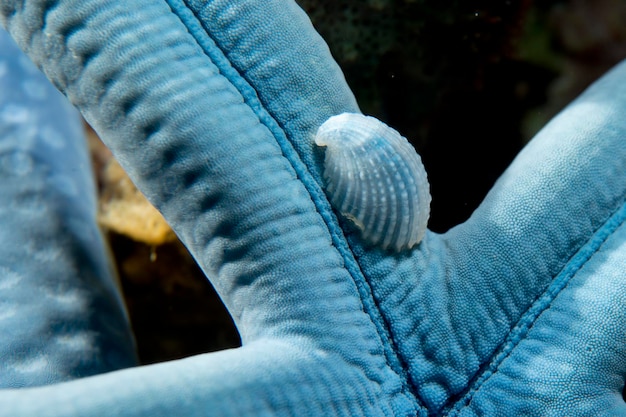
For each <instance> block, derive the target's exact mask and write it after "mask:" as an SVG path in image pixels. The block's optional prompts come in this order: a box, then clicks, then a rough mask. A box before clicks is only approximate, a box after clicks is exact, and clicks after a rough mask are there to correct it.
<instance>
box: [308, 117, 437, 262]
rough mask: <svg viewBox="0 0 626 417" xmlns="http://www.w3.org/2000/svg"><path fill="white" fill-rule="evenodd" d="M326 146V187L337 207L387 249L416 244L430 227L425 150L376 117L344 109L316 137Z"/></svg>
mask: <svg viewBox="0 0 626 417" xmlns="http://www.w3.org/2000/svg"><path fill="white" fill-rule="evenodd" d="M315 143H316V144H317V145H318V146H325V147H326V157H325V160H324V179H325V181H326V193H327V195H328V197H329V199H330V202H331V204H332V205H333V207H334V208H335V210H337V211H339V212H340V213H341V214H342V215H344V216H345V217H347V218H348V219H350V220H352V221H353V222H354V224H356V226H357V227H358V228H359V229H361V231H362V236H363V239H365V240H366V241H368V242H370V243H372V244H374V245H379V246H381V247H382V248H383V249H387V248H393V249H395V250H396V251H401V250H403V249H410V248H411V247H413V246H414V245H416V244H418V243H419V242H420V241H421V240H422V238H423V237H424V234H425V233H426V224H427V223H428V216H429V214H430V191H429V188H430V187H429V185H428V180H427V179H426V171H425V170H424V165H423V164H422V160H421V158H420V157H419V155H418V154H417V153H416V152H415V149H414V148H413V146H411V144H410V143H409V142H408V141H407V140H406V139H405V138H404V137H402V136H401V135H400V134H399V133H398V132H397V131H395V130H394V129H392V128H390V127H389V126H387V125H386V124H384V123H383V122H381V121H379V120H378V119H375V118H373V117H369V116H364V115H362V114H354V113H343V114H340V115H338V116H333V117H331V118H329V119H328V120H327V121H326V122H325V123H324V124H322V126H320V128H319V130H318V131H317V135H316V137H315Z"/></svg>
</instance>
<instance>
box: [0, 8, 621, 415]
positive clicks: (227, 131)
mask: <svg viewBox="0 0 626 417" xmlns="http://www.w3.org/2000/svg"><path fill="white" fill-rule="evenodd" d="M0 15H1V21H2V23H3V25H5V27H6V28H7V29H8V31H9V32H10V33H11V35H12V36H13V37H14V38H15V39H16V41H17V43H18V44H19V45H20V47H21V48H22V49H23V50H24V51H25V52H26V53H27V54H28V55H29V56H30V58H31V59H32V60H33V61H34V62H35V63H36V64H37V65H38V66H40V67H41V68H42V69H43V71H44V73H45V74H46V75H47V77H48V78H49V79H50V80H51V81H52V82H53V83H54V84H55V85H56V86H57V87H58V88H59V89H60V90H61V91H63V92H64V94H65V95H66V96H67V97H68V98H69V99H70V101H71V102H72V103H73V104H74V105H75V106H77V107H78V108H79V109H80V111H81V112H82V113H83V115H84V116H85V118H86V119H87V120H88V121H89V122H90V123H91V124H92V125H93V126H94V127H95V129H96V130H97V131H98V133H99V134H100V136H101V137H102V138H103V140H104V141H105V142H106V143H107V145H108V146H109V147H110V148H111V149H112V151H113V152H114V154H115V155H116V157H117V158H118V160H119V161H120V162H121V164H122V165H123V166H124V168H126V170H127V171H128V172H129V174H130V176H131V178H132V179H133V181H134V182H135V183H136V184H137V185H138V187H139V188H140V189H141V190H142V191H143V192H144V194H146V195H147V196H148V198H149V199H150V200H151V201H152V202H153V203H154V204H155V205H156V206H157V207H158V208H159V209H160V210H161V211H162V212H163V214H164V215H165V217H166V219H167V220H168V221H169V222H170V224H171V225H172V226H173V228H174V230H175V231H176V232H177V234H178V235H179V236H180V237H181V239H182V240H183V242H184V243H185V244H186V245H187V246H188V248H189V249H190V251H191V252H192V254H193V255H194V256H195V258H196V260H197V261H198V263H199V264H200V265H201V267H202V268H203V270H204V271H205V273H206V275H207V277H208V278H209V279H210V280H211V282H212V283H213V284H214V286H215V287H216V289H217V290H218V292H219V293H220V295H221V297H222V299H223V300H224V302H225V304H226V306H227V307H228V309H229V311H230V312H231V314H232V316H233V318H234V320H235V322H236V324H237V327H238V329H239V331H240V334H241V336H242V342H243V346H242V347H241V348H239V349H235V350H229V351H223V352H218V353H214V354H207V355H199V356H196V357H192V358H188V359H184V360H180V361H174V362H169V363H163V364H157V365H152V366H147V367H139V368H131V369H126V370H120V371H115V372H110V373H104V374H102V375H98V376H93V377H89V378H81V379H76V380H74V381H68V382H62V383H56V382H57V381H58V380H50V381H49V382H55V383H54V384H50V385H46V386H42V387H36V388H25V389H19V390H16V389H6V390H4V391H0V415H6V416H16V415H25V416H31V415H32V416H72V415H76V416H94V417H95V416H105V415H106V416H108V415H120V416H126V417H130V416H148V415H150V416H171V415H185V416H201V415H224V416H242V415H285V416H320V415H329V416H334V415H337V416H340V415H345V416H359V415H367V416H378V415H396V416H413V415H463V416H480V415H507V416H508V415H555V416H557V415H558V416H560V415H624V414H626V407H625V405H624V402H623V400H622V397H621V391H622V388H623V385H624V376H625V374H626V369H625V367H626V351H625V346H626V317H624V316H625V314H626V313H625V311H626V309H625V308H624V307H625V306H626V293H625V291H624V286H625V285H626V284H624V278H626V269H625V268H624V265H626V226H624V223H625V220H626V207H625V199H626V139H625V136H626V119H624V117H623V113H624V110H625V109H626V83H625V80H626V64H622V65H620V66H618V67H616V68H615V69H614V70H613V71H611V72H610V73H609V74H608V75H607V76H605V77H604V78H603V79H601V80H600V81H598V82H597V83H596V84H595V85H594V86H592V87H591V88H590V89H589V90H588V91H587V92H586V93H585V94H584V95H583V96H581V97H580V98H579V99H578V100H577V101H575V102H574V103H572V104H571V105H570V106H569V107H568V108H567V109H566V110H565V111H563V112H562V113H561V114H560V115H559V116H557V117H556V118H555V120H554V121H552V122H551V123H550V124H549V125H548V126H546V128H545V129H544V130H542V132H540V133H539V135H538V136H537V137H536V138H535V139H534V140H533V141H532V142H531V143H530V144H529V145H528V146H527V147H526V148H525V149H524V150H523V152H521V153H520V155H519V156H518V158H517V159H516V160H515V161H514V163H513V164H512V165H511V167H510V168H509V169H508V170H507V171H506V172H505V173H504V174H503V176H502V177H501V178H500V180H499V181H498V182H497V184H496V185H495V186H494V188H493V189H492V191H491V192H490V193H489V195H488V196H487V197H486V199H485V201H484V202H483V204H482V205H481V206H480V207H479V208H478V210H477V211H476V212H475V213H474V215H473V216H472V217H471V218H470V219H469V220H468V221H467V222H466V223H464V224H462V225H460V226H458V227H456V228H454V229H452V230H450V231H449V232H448V233H446V234H444V235H438V234H434V233H428V234H427V235H426V237H425V239H424V241H423V242H422V243H421V244H420V245H419V246H417V247H416V248H415V249H414V250H413V251H410V252H406V253H401V254H396V255H393V254H390V253H388V252H383V251H379V250H376V249H372V248H369V247H366V246H362V245H361V243H360V240H359V236H358V233H354V230H352V229H350V228H346V230H345V231H344V230H343V229H342V227H341V226H342V224H340V223H339V222H338V220H337V218H336V216H335V215H334V213H333V212H332V210H331V209H330V206H329V204H328V201H327V200H326V197H325V195H324V192H323V189H322V181H321V170H322V157H323V153H322V152H321V151H319V150H316V148H315V145H314V144H313V135H314V134H315V131H316V129H317V127H318V126H319V125H320V124H321V123H322V122H323V121H325V120H326V119H327V118H328V117H329V116H331V115H334V114H337V113H340V112H345V111H351V112H355V111H358V108H357V105H356V103H355V102H354V98H353V96H352V94H351V92H350V90H349V89H348V87H347V86H346V85H345V81H344V80H343V76H342V74H341V71H340V70H339V68H338V67H337V65H336V64H335V63H334V61H333V60H332V58H331V56H330V54H329V52H328V50H327V48H326V45H325V44H324V42H323V41H322V39H321V38H319V36H318V35H317V34H316V33H315V31H314V30H313V28H312V26H311V25H310V22H309V21H308V19H307V17H306V16H305V15H304V13H303V12H302V11H301V10H300V9H298V8H297V6H296V5H295V4H294V3H292V2H287V1H279V0H263V1H261V0H254V1H253V0H240V1H234V0H229V1H225V0H217V1H211V2H202V1H185V2H183V1H176V0H170V1H168V2H165V1H159V0H152V1H140V0H125V1H121V0H120V1H116V0H69V1H65V0H57V1H43V0H33V1H19V0H0ZM16 59H19V58H16ZM2 91H4V90H2ZM0 94H2V92H0ZM12 100H13V99H12ZM18 103H19V101H18ZM11 114H13V115H14V114H15V112H13V113H11ZM17 114H19V112H17ZM12 117H15V116H12ZM0 143H3V142H0ZM70 143H73V142H72V141H69V140H68V144H70ZM37 149H39V148H37ZM15 155H20V154H19V153H15ZM46 155H49V154H48V153H46ZM20 158H21V157H19V156H18V157H15V158H12V159H11V162H10V163H9V164H8V165H7V166H14V174H13V175H22V174H23V175H24V176H27V177H28V178H31V179H32V181H33V183H34V184H35V186H36V187H40V188H41V187H42V184H46V182H45V181H46V180H45V178H44V179H42V178H41V177H37V175H34V174H33V173H31V172H30V168H29V167H30V165H29V164H24V163H19V162H20V161H23V160H24V159H20ZM60 158H63V159H62V160H65V159H67V160H68V161H79V162H78V165H79V166H80V160H81V159H80V158H84V155H83V156H82V157H81V156H80V155H75V154H71V153H65V152H62V155H61V156H60ZM49 159H50V158H46V159H45V160H49ZM45 160H42V161H41V162H40V161H36V162H37V164H33V166H35V165H36V166H39V164H40V163H41V164H42V167H43V168H42V169H47V168H45V166H46V165H45V164H46V162H45ZM52 160H54V157H53V158H52ZM16 161H17V162H18V163H17V164H15V162H16ZM83 161H84V159H83ZM74 163H75V162H74ZM68 164H69V162H68V163H67V164H66V163H63V164H60V165H59V166H57V165H54V164H52V165H50V166H54V169H55V170H56V169H58V170H59V171H58V172H59V175H63V173H64V172H65V171H64V169H66V168H67V167H68V166H69V165H68ZM2 166H5V165H2ZM27 168H28V169H27ZM84 168H85V167H84V166H83V167H82V168H80V172H84ZM54 172H56V171H54ZM26 174H28V175H26ZM64 178H67V176H66V177H64ZM70 178H72V180H71V181H78V182H80V181H81V180H80V178H82V177H80V176H77V175H73V176H71V177H70ZM67 181H70V180H69V179H68V180H67ZM67 181H65V180H64V181H62V183H66V182H67ZM3 184H4V183H3ZM76 187H79V185H76ZM80 187H83V185H80ZM85 187H87V186H85ZM46 190H48V188H46ZM63 190H64V186H62V187H61V189H60V191H59V192H60V193H61V194H62V193H63ZM84 194H85V195H86V194H88V193H87V192H85V193H84ZM41 195H42V198H44V197H46V198H47V195H46V192H43V193H42V194H41ZM77 196H79V197H81V198H83V197H85V196H84V195H83V193H79V194H77ZM85 198H86V200H85V201H91V203H88V204H91V205H93V200H90V199H92V197H85ZM75 200H76V198H75V199H74V200H72V203H73V204H72V205H71V207H76V208H72V210H79V209H80V207H82V206H81V204H76V201H75ZM53 201H55V200H54V199H53ZM7 202H9V203H10V204H20V200H19V198H15V197H10V198H9V199H7V200H6V201H4V200H3V203H4V204H5V205H6V204H7ZM83 204H85V203H83ZM69 210H70V208H69V207H68V208H65V209H64V210H61V211H60V212H59V216H57V217H56V218H55V217H49V215H45V216H44V217H46V219H52V221H53V222H57V221H61V220H64V221H67V219H74V218H75V217H74V216H73V215H71V212H70V211H69ZM89 210H90V209H89ZM89 210H87V211H89ZM34 217H35V214H27V215H25V217H23V218H18V217H3V218H2V225H3V227H4V225H7V226H6V227H13V228H15V229H16V232H14V234H15V235H20V232H24V231H28V230H30V229H29V228H28V227H26V226H30V225H32V224H33V220H32V219H33V218H34ZM86 219H90V221H92V220H93V218H92V217H89V216H87V217H86ZM90 221H87V220H86V221H85V222H86V223H89V224H91V223H90ZM38 226H39V225H38ZM92 227H93V225H92ZM7 230H8V229H7ZM70 230H72V229H70ZM81 230H82V229H81ZM24 235H25V236H26V237H28V236H31V238H32V237H33V236H34V237H35V238H37V244H41V245H46V247H49V246H50V245H56V242H57V241H58V240H59V239H61V237H60V236H61V235H59V234H58V233H55V234H52V235H44V236H38V235H29V233H24ZM71 235H72V233H70V236H71ZM11 238H12V239H15V238H14V237H13V236H11ZM6 241H7V238H4V239H3V242H6ZM3 247H4V246H3ZM72 247H74V248H77V247H78V246H76V245H74V246H72ZM80 248H81V249H82V250H83V251H87V250H89V252H90V253H92V249H93V248H90V246H89V245H87V244H85V245H82V244H81V245H80ZM69 253H70V255H68V256H74V257H75V256H76V253H74V254H73V255H72V251H71V250H70V251H69ZM83 255H84V254H83V253H82V252H81V253H80V257H79V258H80V259H82V258H81V257H82V256H83ZM3 256H4V255H3ZM59 256H60V255H59ZM92 256H94V257H95V258H94V259H95V260H94V261H93V262H94V264H97V260H98V259H100V260H101V261H100V262H104V261H103V259H105V258H104V255H103V253H101V252H98V250H95V251H94V252H93V255H92ZM33 258H35V256H34V255H33V256H31V257H30V258H29V260H28V261H31V259H33ZM1 261H2V262H5V264H3V265H5V268H13V269H15V268H17V267H18V266H19V267H21V265H23V264H24V262H23V261H24V260H23V258H20V259H19V260H17V259H16V258H15V257H13V258H11V257H8V258H5V259H2V260H1ZM28 264H29V262H26V265H28ZM48 264H50V265H53V264H54V265H59V266H58V268H60V270H62V271H63V270H67V269H68V266H64V264H63V262H61V261H60V262H59V263H57V260H56V259H53V260H51V261H49V262H48ZM94 268H95V270H98V268H97V267H95V266H94ZM7 271H9V269H7ZM11 271H12V270H11ZM11 271H9V272H5V271H4V270H3V278H2V279H3V280H4V281H2V282H8V283H9V284H8V285H9V286H10V285H11V283H12V282H14V281H15V278H12V276H13V275H11V274H12V272H11ZM34 274H35V275H34V276H33V277H32V279H33V280H36V281H37V283H38V284H39V280H38V277H37V273H36V272H34ZM7 277H8V278H7ZM12 279H13V281H11V280H12ZM99 282H104V281H99ZM107 282H108V281H107ZM83 284H84V283H83V281H80V282H79V283H73V285H83ZM0 285H2V284H0ZM33 285H35V284H33ZM5 286H6V285H5ZM5 286H2V287H0V290H2V291H3V292H2V294H3V299H2V300H5V299H6V300H9V302H11V300H15V299H17V295H13V293H11V292H10V290H9V291H6V294H8V295H7V296H6V297H4V293H5V288H4V287H5ZM90 288H91V289H92V290H93V287H90ZM106 288H107V290H105V291H103V292H102V294H106V297H102V295H101V294H99V293H98V291H95V292H94V294H95V295H94V297H101V298H99V300H104V301H102V302H101V303H94V304H88V306H89V307H88V308H86V309H85V310H83V311H80V312H73V313H72V314H71V315H70V316H71V317H65V316H63V317H62V318H63V323H64V324H65V327H64V329H65V330H66V331H67V332H69V333H71V334H74V331H75V334H78V335H80V334H81V331H83V330H82V329H83V327H82V326H83V324H82V323H81V321H80V319H84V318H89V317H92V318H93V317H98V318H102V317H105V316H107V314H111V315H112V316H114V317H117V320H119V321H118V322H119V323H125V322H124V319H123V314H121V312H122V310H121V307H120V305H119V301H118V299H117V298H116V297H115V295H114V293H112V292H111V291H112V290H110V289H109V288H112V287H110V284H109V286H107V287H106ZM59 289H60V290H63V294H72V292H71V291H67V290H65V288H64V287H61V288H59ZM20 291H21V290H20ZM25 291H28V289H27V287H25ZM105 301H106V302H105ZM38 306H40V307H41V311H42V312H43V313H45V314H51V315H54V314H55V313H54V311H55V309H58V306H55V305H53V304H50V305H49V306H48V305H46V304H43V303H39V304H38ZM3 308H4V307H3ZM4 311H5V310H3V311H2V312H4ZM6 311H11V310H10V309H7V310H6ZM26 313H27V309H25V313H24V317H26ZM42 317H45V316H42ZM9 319H10V320H9ZM76 320H78V321H76ZM5 322H6V323H7V324H6V326H8V327H7V328H6V330H3V335H4V334H7V333H8V334H11V332H12V331H14V330H16V329H21V328H24V323H29V321H28V320H27V319H25V318H22V313H21V312H17V313H16V314H15V315H12V316H11V317H5V318H4V321H3V323H5ZM96 328H99V324H98V323H96ZM40 333H42V331H41V330H40V329H37V328H35V329H33V331H32V333H31V334H25V335H23V336H19V337H16V338H15V340H17V341H20V340H21V341H24V343H30V342H31V341H32V340H44V339H42V338H41V337H40ZM46 334H47V335H52V336H51V337H52V338H54V337H56V333H46ZM103 335H104V336H106V338H104V337H103V338H102V342H103V343H113V344H116V343H117V344H120V345H123V346H128V343H129V337H128V334H127V333H126V332H124V331H121V332H120V334H114V333H111V334H104V333H103ZM3 343H4V344H5V345H6V346H10V344H11V343H15V342H13V338H7V339H6V341H5V340H3ZM42 345H45V346H50V345H52V346H54V343H52V344H51V343H43V344H42ZM33 349H34V350H28V352H39V351H40V350H41V349H43V347H42V348H39V347H37V348H33ZM5 350H6V351H7V352H9V353H8V355H10V354H11V350H10V349H9V348H7V349H5ZM81 352H82V351H81ZM2 355H3V357H2V361H3V363H2V367H3V368H2V369H3V374H2V378H4V375H8V377H7V382H6V383H5V386H12V385H15V384H12V383H11V381H12V380H13V378H14V376H13V374H12V372H14V371H15V369H19V364H18V365H17V368H16V367H15V365H12V362H11V360H8V361H5V359H4V356H5V355H7V353H4V352H3V353H2ZM73 355H75V352H74V353H64V352H63V351H61V352H60V357H61V358H63V359H64V360H67V358H71V357H73ZM131 356H132V355H131ZM9 357H10V356H9ZM58 363H61V364H62V366H60V367H59V369H58V370H56V371H54V372H53V374H55V375H59V374H66V375H71V376H75V377H79V376H83V373H82V372H80V371H74V370H73V369H72V363H71V361H68V362H67V363H64V362H63V361H60V362H58ZM114 367H115V366H112V367H111V368H114ZM4 369H6V371H4ZM105 370H106V369H101V370H99V371H105ZM40 381H42V382H47V381H46V380H45V378H44V379H40ZM40 384H41V382H39V383H33V385H40Z"/></svg>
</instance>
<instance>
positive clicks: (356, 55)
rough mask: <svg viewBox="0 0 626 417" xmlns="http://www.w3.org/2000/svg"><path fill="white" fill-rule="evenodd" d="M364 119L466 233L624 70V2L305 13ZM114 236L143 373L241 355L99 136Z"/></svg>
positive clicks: (307, 2)
mask: <svg viewBox="0 0 626 417" xmlns="http://www.w3.org/2000/svg"><path fill="white" fill-rule="evenodd" d="M296 1H297V3H298V4H300V6H301V7H302V8H303V9H304V10H306V11H307V13H308V14H309V16H310V17H311V20H312V21H313V24H314V26H315V27H316V29H317V30H318V31H319V32H320V34H321V35H322V36H323V37H324V39H325V40H326V41H327V42H328V44H329V47H330V49H331V52H332V53H333V56H334V57H335V59H336V60H337V61H338V62H339V64H340V66H341V67H342V69H343V70H344V72H345V75H346V79H347V81H348V83H349V85H350V86H351V87H352V89H353V91H354V93H355V95H356V97H357V99H358V102H359V104H360V106H361V110H362V111H363V112H364V113H366V114H370V115H374V116H376V117H378V118H380V119H381V120H383V121H385V122H387V123H388V124H390V125H391V126H393V127H394V128H396V129H397V130H399V131H400V132H401V133H402V134H403V135H404V136H405V137H407V138H408V139H409V141H411V142H412V143H413V145H414V146H415V148H416V149H417V151H418V153H420V155H421V156H422V159H423V162H424V165H425V166H426V170H427V172H428V176H429V181H430V184H431V193H432V197H433V201H432V207H431V218H430V221H429V228H430V229H431V230H433V231H435V232H445V231H446V230H448V229H449V228H451V227H453V226H455V225H457V224H459V223H461V222H463V221H464V220H465V219H467V218H468V217H469V216H470V214H471V213H472V211H473V210H474V209H475V208H476V207H477V205H478V204H479V203H480V201H482V199H483V197H484V196H485V194H486V193H487V191H488V190H489V189H490V188H491V186H492V185H493V183H494V181H495V180H496V179H497V178H498V176H499V175H500V174H501V173H502V171H503V170H504V169H505V168H506V167H507V166H508V165H509V163H510V162H511V161H512V159H513V158H514V157H515V155H516V154H517V153H518V152H519V150H520V149H521V148H522V147H523V146H524V145H525V143H527V142H528V140H530V139H531V138H532V137H533V135H534V134H535V133H536V132H537V131H538V130H539V129H540V128H541V127H542V126H543V125H544V124H545V123H546V122H548V121H549V120H550V118H551V117H553V116H554V115H555V114H556V113H558V112H559V111H560V110H561V109H562V108H563V107H564V106H565V105H567V103H569V102H570V101H571V100H572V99H574V98H575V97H576V96H577V95H578V94H579V93H580V92H581V91H582V90H583V89H584V88H585V87H586V86H588V85H589V84H590V83H591V82H593V81H594V80H595V79H597V78H598V77H599V76H600V75H602V74H603V73H604V72H606V71H607V70H608V69H609V68H611V67H612V66H613V65H614V64H616V63H617V62H619V61H620V60H622V59H623V58H624V57H626V25H624V22H625V21H626V0H569V1H549V0H548V1H531V0H519V1H514V0H510V1H508V0H498V1H495V0H494V1H487V0H484V1H476V0H458V1H446V2H442V1H440V0H296ZM90 143H91V146H92V154H93V159H94V167H95V170H96V174H97V178H98V184H99V189H100V213H99V220H100V223H101V225H102V227H103V229H104V230H105V231H106V235H107V238H108V239H109V242H110V245H111V248H112V252H113V255H114V257H115V260H116V262H117V266H118V270H119V274H120V279H121V283H122V287H123V291H124V294H125V298H126V301H127V305H128V309H129V313H130V317H131V321H132V325H133V328H134V330H135V334H136V339H137V345H138V350H139V355H140V358H141V361H142V362H143V363H153V362H159V361H163V360H168V359H175V358H181V357H185V356H189V355H193V354H196V353H202V352H209V351H214V350H219V349H225V348H229V347H235V346H238V345H239V344H240V340H239V336H238V334H237V331H236V330H235V328H234V326H233V324H232V321H231V319H230V316H229V315H228V313H227V312H226V310H225V309H224V307H223V305H222V303H221V301H220V300H219V297H217V295H216V294H215V292H214V291H213V288H212V287H211V285H210V283H209V282H208V281H207V280H206V278H205V277H204V275H203V274H202V272H201V271H200V270H199V269H198V267H197V266H196V264H195V262H194V261H193V259H192V258H191V256H190V255H189V254H188V253H187V251H186V250H185V248H184V247H183V246H182V244H180V242H178V241H177V239H176V237H175V235H174V234H173V233H172V231H171V230H170V229H169V227H168V226H167V224H166V223H165V222H164V221H163V219H162V218H161V217H160V215H159V213H158V212H156V210H154V209H153V208H152V207H151V206H150V205H149V204H148V203H147V202H146V201H145V200H144V199H143V196H142V195H141V194H140V193H139V192H138V191H137V190H136V189H135V188H134V186H133V185H132V183H131V182H130V180H128V178H127V177H126V176H125V174H124V172H123V170H122V169H121V168H120V167H119V165H117V163H116V162H115V160H114V159H113V158H112V157H111V155H110V153H109V152H108V150H107V149H106V148H105V147H104V146H103V145H102V144H101V143H100V142H99V140H98V138H97V137H96V135H95V134H94V133H93V132H90Z"/></svg>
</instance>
